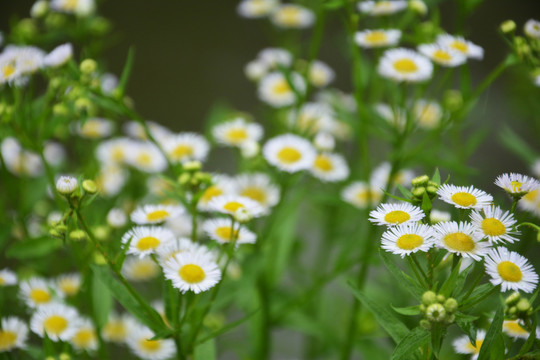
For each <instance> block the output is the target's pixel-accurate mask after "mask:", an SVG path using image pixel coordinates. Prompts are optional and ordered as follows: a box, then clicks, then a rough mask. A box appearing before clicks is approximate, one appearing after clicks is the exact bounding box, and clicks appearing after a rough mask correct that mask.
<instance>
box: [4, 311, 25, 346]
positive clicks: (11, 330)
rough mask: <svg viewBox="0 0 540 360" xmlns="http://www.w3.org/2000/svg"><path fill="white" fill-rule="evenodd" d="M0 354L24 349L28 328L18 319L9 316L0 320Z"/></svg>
mask: <svg viewBox="0 0 540 360" xmlns="http://www.w3.org/2000/svg"><path fill="white" fill-rule="evenodd" d="M0 325H1V326H0V353H2V352H5V351H11V350H13V349H16V348H24V346H25V345H26V344H25V343H26V339H27V338H28V326H27V325H26V323H25V322H24V321H22V320H21V319H19V318H16V317H13V316H10V317H6V318H2V319H1V320H0Z"/></svg>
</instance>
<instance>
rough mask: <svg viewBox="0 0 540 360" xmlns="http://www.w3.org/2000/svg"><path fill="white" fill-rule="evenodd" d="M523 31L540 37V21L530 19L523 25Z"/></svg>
mask: <svg viewBox="0 0 540 360" xmlns="http://www.w3.org/2000/svg"><path fill="white" fill-rule="evenodd" d="M523 31H524V32H525V34H527V36H529V37H532V38H534V39H540V21H538V20H534V19H529V20H527V22H526V23H525V25H524V26H523Z"/></svg>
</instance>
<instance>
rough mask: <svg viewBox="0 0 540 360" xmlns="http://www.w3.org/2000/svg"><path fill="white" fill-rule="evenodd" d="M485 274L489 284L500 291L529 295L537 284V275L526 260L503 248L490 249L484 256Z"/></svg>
mask: <svg viewBox="0 0 540 360" xmlns="http://www.w3.org/2000/svg"><path fill="white" fill-rule="evenodd" d="M485 259H486V265H485V266H486V273H487V274H488V275H489V276H491V280H490V281H491V283H492V284H493V285H495V286H497V285H501V290H502V291H508V290H514V291H523V292H526V293H531V292H533V291H534V290H535V289H536V285H537V284H538V275H537V274H536V272H534V268H533V266H532V265H531V264H530V263H529V262H528V261H527V259H526V258H524V257H523V256H521V255H520V254H518V253H517V252H513V251H508V249H506V248H504V247H498V248H495V249H492V250H491V251H490V252H489V253H488V254H487V256H486V258H485Z"/></svg>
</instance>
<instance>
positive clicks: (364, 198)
mask: <svg viewBox="0 0 540 360" xmlns="http://www.w3.org/2000/svg"><path fill="white" fill-rule="evenodd" d="M382 197H383V192H382V191H381V190H380V189H379V188H375V187H373V186H372V187H371V188H370V187H369V186H368V184H367V183H365V182H363V181H355V182H353V183H351V184H349V185H348V186H347V187H345V188H344V189H343V190H342V191H341V198H342V199H343V201H345V202H348V203H349V204H351V205H353V206H355V207H357V208H359V209H365V208H366V207H368V205H369V206H376V205H378V204H379V202H380V201H381V199H382Z"/></svg>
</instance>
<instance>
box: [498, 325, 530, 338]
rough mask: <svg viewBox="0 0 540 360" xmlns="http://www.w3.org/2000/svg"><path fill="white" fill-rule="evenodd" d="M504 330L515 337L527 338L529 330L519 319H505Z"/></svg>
mask: <svg viewBox="0 0 540 360" xmlns="http://www.w3.org/2000/svg"><path fill="white" fill-rule="evenodd" d="M502 331H503V333H505V334H506V335H508V336H510V337H512V338H514V339H527V338H528V337H529V331H527V329H525V328H524V327H523V324H521V323H520V321H519V320H504V322H503V326H502Z"/></svg>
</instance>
